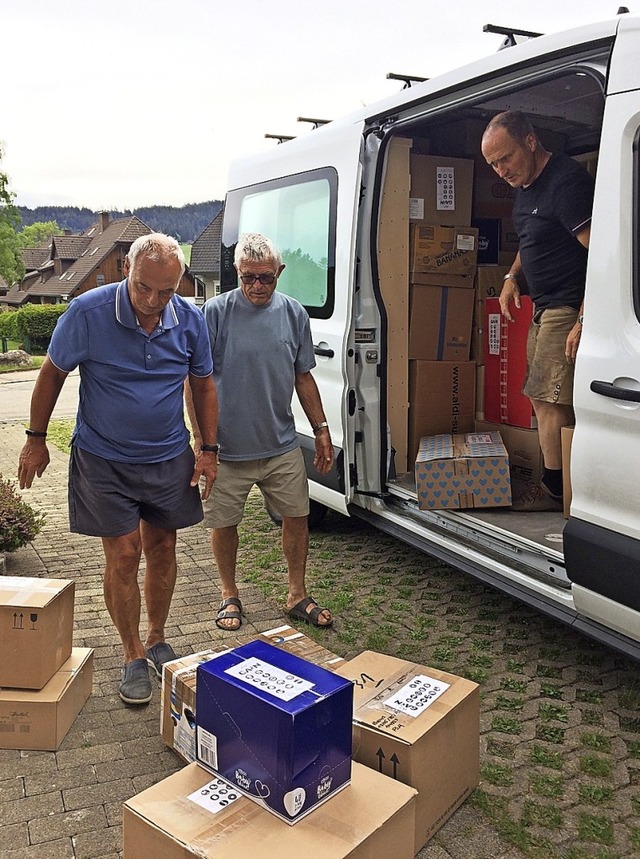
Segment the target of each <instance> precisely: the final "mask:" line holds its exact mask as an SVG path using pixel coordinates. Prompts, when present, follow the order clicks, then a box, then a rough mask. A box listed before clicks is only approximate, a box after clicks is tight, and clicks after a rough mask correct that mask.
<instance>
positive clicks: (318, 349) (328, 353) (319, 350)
mask: <svg viewBox="0 0 640 859" xmlns="http://www.w3.org/2000/svg"><path fill="white" fill-rule="evenodd" d="M313 354H314V355H322V356H323V357H325V358H333V356H334V355H335V354H336V353H335V352H334V351H333V349H325V348H324V347H323V346H314V347H313Z"/></svg>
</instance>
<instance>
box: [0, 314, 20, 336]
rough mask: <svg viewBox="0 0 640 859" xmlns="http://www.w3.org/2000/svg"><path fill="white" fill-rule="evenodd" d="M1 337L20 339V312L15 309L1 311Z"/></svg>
mask: <svg viewBox="0 0 640 859" xmlns="http://www.w3.org/2000/svg"><path fill="white" fill-rule="evenodd" d="M0 337H6V338H7V339H8V340H19V339H20V332H19V331H18V314H17V312H16V311H15V310H4V311H2V312H0Z"/></svg>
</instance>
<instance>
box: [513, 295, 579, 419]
mask: <svg viewBox="0 0 640 859" xmlns="http://www.w3.org/2000/svg"><path fill="white" fill-rule="evenodd" d="M577 318H578V311H577V310H575V308H573V307H549V308H547V309H546V310H541V311H539V312H538V313H535V314H534V317H533V321H532V322H531V326H530V328H529V333H528V336H527V372H526V375H525V379H524V385H523V387H522V393H523V394H524V395H525V396H527V397H530V398H531V399H532V400H542V401H543V402H545V403H558V405H563V406H571V405H573V375H574V365H573V364H570V363H569V362H568V361H567V357H566V354H565V350H566V344H567V336H568V334H569V332H570V331H571V329H572V328H573V326H574V325H575V324H576V320H577Z"/></svg>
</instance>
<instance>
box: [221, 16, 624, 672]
mask: <svg viewBox="0 0 640 859" xmlns="http://www.w3.org/2000/svg"><path fill="white" fill-rule="evenodd" d="M616 34H617V35H616ZM638 56H640V18H638V17H636V16H631V15H624V14H623V15H621V16H619V17H617V18H615V19H612V20H610V21H605V22H603V23H602V24H593V25H588V26H585V27H580V28H576V29H574V30H571V31H567V32H565V33H558V34H553V35H550V36H544V37H539V38H534V39H530V40H528V41H527V42H524V43H522V44H519V45H517V46H515V47H510V48H508V49H505V50H501V51H499V52H497V53H496V54H495V55H493V56H491V57H488V58H486V59H484V60H478V61H476V62H474V63H472V64H470V65H468V66H465V67H463V68H460V69H456V70H453V71H451V72H448V73H447V74H445V75H442V76H440V77H438V78H433V79H431V80H429V81H425V82H423V83H418V84H415V85H412V86H411V87H410V88H408V89H405V90H402V91H401V92H399V93H398V94H396V95H394V96H391V97H388V98H386V99H383V100H381V101H380V102H377V103H375V104H373V105H370V106H368V107H366V108H364V109H361V110H359V111H357V112H355V113H354V114H352V115H350V116H347V117H344V118H342V119H338V120H336V121H334V122H331V123H328V124H326V125H323V126H322V127H320V128H318V129H315V130H313V131H310V132H308V133H305V134H304V135H302V136H301V137H299V138H296V139H295V140H292V141H290V142H287V143H284V144H283V145H279V146H275V147H274V151H273V152H270V153H266V154H263V155H261V156H257V157H255V158H251V159H243V160H239V161H237V162H235V163H234V164H233V165H232V167H231V171H230V179H229V188H230V190H229V195H228V201H229V200H231V201H232V203H233V206H231V207H230V211H229V213H227V212H225V220H224V227H223V255H224V252H225V250H227V249H229V248H231V247H232V246H233V243H234V242H235V241H236V239H237V236H238V227H239V222H238V218H237V217H236V214H237V206H236V204H235V202H234V200H235V198H236V196H237V195H243V194H247V193H249V194H250V193H253V190H255V191H256V193H259V192H260V189H261V187H262V185H263V183H269V182H272V181H279V182H288V181H294V180H295V177H296V176H298V175H302V174H304V173H309V172H311V171H314V170H323V169H328V168H331V169H332V170H334V171H335V172H336V175H337V195H336V221H335V224H336V227H335V248H334V251H335V253H334V259H335V305H334V306H333V307H332V309H331V313H330V314H325V315H324V316H323V315H322V314H321V313H315V314H314V312H313V309H310V316H311V327H312V332H313V339H314V345H315V346H316V347H317V352H318V355H317V362H318V365H317V367H316V369H315V370H314V378H315V379H316V381H317V383H318V387H319V389H320V393H321V396H322V399H323V403H324V407H325V411H326V413H327V419H328V421H329V423H330V427H331V432H332V438H333V441H334V445H335V447H336V456H337V463H338V467H337V469H334V471H333V473H332V474H331V475H329V476H328V477H327V478H326V479H321V478H319V477H318V476H317V475H314V473H313V469H312V468H311V467H309V469H308V477H309V485H310V493H311V497H312V498H313V499H314V500H316V501H319V502H321V503H322V504H324V505H326V506H327V507H330V508H333V509H334V510H337V511H339V512H342V513H346V514H347V515H357V516H360V517H362V518H363V519H365V520H366V521H368V522H370V523H372V524H373V525H375V526H376V527H378V528H380V529H382V530H384V531H385V532H387V533H389V534H393V535H394V536H396V537H398V538H400V539H402V540H404V541H405V542H407V543H408V544H410V545H413V546H415V547H416V548H419V549H420V550H421V551H424V552H426V553H428V554H430V555H433V556H434V557H437V558H439V559H441V560H442V561H445V562H447V563H450V564H453V565H454V566H456V567H457V568H459V569H461V570H464V571H465V572H468V573H470V574H472V575H474V576H476V577H477V578H479V579H480V580H482V581H485V582H487V583H488V584H491V585H492V586H495V587H498V588H500V589H501V590H503V591H505V592H507V593H509V594H512V595H513V596H514V597H516V598H518V599H521V600H523V601H524V602H527V603H529V604H530V605H533V606H535V607H537V608H539V609H540V610H543V611H545V612H546V613H548V614H550V615H551V616H553V617H556V618H558V619H560V620H562V621H563V622H565V623H568V624H570V625H572V626H573V627H574V628H576V629H579V630H580V631H582V632H585V633H587V634H589V635H591V636H593V637H595V638H597V639H598V640H600V641H603V642H605V643H607V644H608V645H610V646H612V647H615V648H616V649H618V650H620V651H622V652H624V653H626V654H628V655H632V656H634V657H635V658H640V564H639V563H638V561H640V517H639V515H638V490H637V487H638V486H639V485H640V426H638V421H640V324H639V315H638V314H639V313H640V283H638V281H639V280H640V277H639V276H638V272H639V271H640V264H639V250H638V248H639V245H640V202H639V201H640V190H639V187H640V168H639V166H638V164H639V159H640V155H639V150H640V143H639V141H640V63H638V60H637V57H638ZM506 109H514V110H522V111H524V112H525V113H526V114H527V115H529V116H530V118H531V120H532V122H533V124H534V126H535V127H536V129H537V130H538V132H539V134H540V138H541V140H542V142H543V145H544V146H545V147H546V148H547V149H548V150H549V151H556V150H557V151H564V152H566V153H567V154H568V155H570V156H571V157H575V158H577V159H578V160H581V161H583V162H584V164H585V166H586V167H587V169H589V170H591V171H592V173H594V175H595V176H596V190H595V202H594V209H593V218H592V229H591V242H590V249H589V258H588V271H587V281H586V295H585V304H584V317H585V321H584V326H583V332H582V339H581V344H580V349H579V352H578V357H577V360H576V381H575V394H574V403H575V412H576V426H575V431H574V434H573V442H572V447H571V454H570V473H571V490H572V500H571V508H570V517H569V518H568V519H565V518H563V516H562V514H561V513H558V514H556V513H549V514H547V513H528V514H527V513H515V512H513V511H511V510H509V509H506V510H505V509H503V510H497V509H496V510H487V509H482V510H476V509H460V510H446V509H443V510H420V509H419V506H418V499H417V494H416V483H415V475H414V469H413V461H412V454H413V451H409V450H407V447H408V445H407V436H406V433H407V429H406V427H408V418H407V415H408V410H409V408H410V407H411V404H410V392H409V372H408V370H409V363H410V361H411V360H412V358H411V357H410V355H409V350H408V345H407V344H408V328H409V322H410V309H411V288H410V275H409V252H410V248H409V234H410V217H412V218H415V217H416V215H415V214H414V213H412V214H411V216H410V215H409V196H410V192H409V183H410V180H411V176H410V170H411V166H410V165H411V158H410V156H411V154H412V153H416V154H426V155H435V156H438V157H442V158H447V157H449V158H451V159H456V158H464V159H468V160H470V161H472V162H473V165H474V167H473V173H474V179H473V182H474V185H473V206H474V211H475V207H476V203H477V195H478V194H480V193H484V194H487V195H489V197H490V198H491V199H489V202H488V205H489V206H491V205H493V204H494V203H495V206H496V207H497V208H496V210H497V209H499V208H500V206H502V209H500V211H501V214H499V215H497V216H495V217H498V219H500V218H502V219H503V220H504V224H503V232H504V231H506V240H505V241H503V242H502V245H501V248H500V250H501V253H500V265H507V266H508V265H510V262H511V261H512V260H513V257H514V256H515V252H516V250H517V235H516V236H515V242H514V239H513V238H510V237H509V232H508V231H509V223H508V216H509V215H510V209H509V210H508V211H506V212H505V209H504V206H503V205H502V204H503V203H504V202H505V201H508V197H509V190H510V189H509V188H508V187H507V186H506V185H505V183H501V181H500V180H498V179H497V177H494V176H493V174H491V171H489V175H488V176H487V166H486V164H485V163H484V162H483V160H482V157H481V154H480V141H481V135H482V131H483V129H484V127H485V126H486V123H487V122H488V120H489V119H490V118H491V116H493V115H495V114H496V113H498V112H500V111H501V110H506ZM476 175H477V177H478V178H477V180H476ZM492 177H493V178H492ZM481 181H484V183H485V184H484V185H483V186H482V188H483V189H484V191H482V192H480V191H479V190H478V189H479V188H480V185H479V184H477V183H479V182H481ZM252 189H253V190H252ZM494 194H495V200H494V199H493V197H492V196H491V195H494ZM234 195H235V196H234ZM396 198H397V199H396ZM403 200H404V201H405V202H404V204H403V203H402V201H403ZM403 205H404V207H405V208H404V210H403ZM483 216H484V217H487V215H486V213H485V212H481V213H480V217H483ZM417 217H419V216H417ZM435 217H437V215H436V216H435ZM489 217H492V215H491V214H489ZM431 223H437V221H431ZM462 226H469V221H468V220H467V221H466V222H465V223H464V224H462ZM252 228H254V227H252ZM255 228H261V229H262V230H263V231H264V232H267V233H269V232H270V230H271V224H270V223H269V222H267V223H264V224H259V225H258V226H256V227H255ZM274 228H275V227H274ZM503 238H504V236H503ZM509 254H511V256H509ZM396 275H397V276H396ZM308 309H309V308H308ZM637 309H639V310H637ZM476 357H477V356H476ZM480 378H481V377H480V376H478V379H480ZM480 384H481V382H478V385H480ZM603 391H604V393H603ZM619 391H620V392H622V394H621V396H620V397H617V396H616V393H617V392H619ZM612 395H613V396H612ZM636 400H637V401H636ZM427 403H428V401H427ZM478 404H479V405H478ZM476 405H477V407H476V421H481V422H482V420H483V417H482V414H481V412H482V402H481V399H479V400H478V401H477V404H476ZM403 422H404V423H403ZM296 425H297V428H298V433H299V436H300V439H301V445H302V448H303V451H304V452H305V458H306V460H307V462H308V463H309V462H310V460H311V457H312V453H313V438H312V437H311V435H310V433H309V429H308V426H307V422H306V418H305V417H304V415H303V414H302V413H301V411H300V409H299V408H298V409H297V411H296ZM403 426H404V427H405V429H404V435H403ZM436 432H438V431H436ZM423 434H424V433H423ZM400 449H402V455H398V453H399V450H400Z"/></svg>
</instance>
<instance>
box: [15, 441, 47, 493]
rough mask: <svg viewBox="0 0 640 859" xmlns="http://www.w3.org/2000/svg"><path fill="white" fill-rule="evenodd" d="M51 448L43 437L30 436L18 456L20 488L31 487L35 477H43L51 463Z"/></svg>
mask: <svg viewBox="0 0 640 859" xmlns="http://www.w3.org/2000/svg"><path fill="white" fill-rule="evenodd" d="M49 461H50V457H49V449H48V448H47V445H46V442H45V440H44V439H43V438H36V437H34V436H29V437H28V438H27V440H26V442H25V443H24V446H23V448H22V450H21V451H20V456H19V457H18V481H19V483H20V489H31V484H32V483H33V478H34V477H35V476H36V475H38V477H42V475H43V473H44V470H45V468H46V467H47V466H48V465H49Z"/></svg>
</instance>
